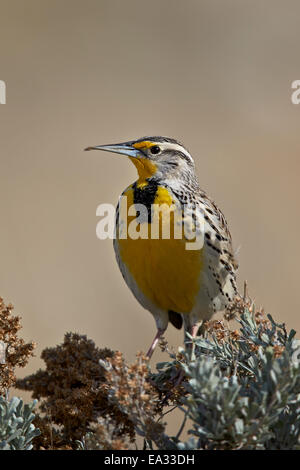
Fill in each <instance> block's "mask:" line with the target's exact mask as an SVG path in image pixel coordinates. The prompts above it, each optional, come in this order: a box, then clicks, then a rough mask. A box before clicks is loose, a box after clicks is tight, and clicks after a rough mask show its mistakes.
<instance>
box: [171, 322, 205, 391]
mask: <svg viewBox="0 0 300 470" xmlns="http://www.w3.org/2000/svg"><path fill="white" fill-rule="evenodd" d="M200 328H201V326H200ZM200 328H199V323H195V324H194V325H192V326H191V327H190V328H189V330H190V331H189V333H190V335H191V336H192V338H193V339H194V338H196V336H197V333H198V330H199V329H200ZM188 347H189V348H191V359H194V357H193V356H194V352H195V343H194V342H192V344H188ZM183 378H184V371H183V369H181V370H180V372H179V375H178V378H177V380H176V382H175V387H178V386H179V385H180V384H181V382H182V380H183Z"/></svg>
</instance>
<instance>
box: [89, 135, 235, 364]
mask: <svg viewBox="0 0 300 470" xmlns="http://www.w3.org/2000/svg"><path fill="white" fill-rule="evenodd" d="M93 149H95V150H104V151H108V152H114V153H119V154H123V155H126V156H128V157H129V159H130V160H131V161H132V163H133V164H134V165H135V167H136V169H137V172H138V180H137V181H136V182H135V183H133V184H131V185H130V186H128V187H127V188H126V189H125V190H124V191H123V193H122V196H126V198H127V204H128V208H129V207H130V206H131V207H133V208H134V211H133V212H130V216H131V217H129V215H128V214H129V212H128V213H127V215H125V217H128V220H129V219H130V218H131V219H132V217H134V215H136V214H137V211H138V208H139V205H141V204H143V206H145V207H146V209H147V216H146V217H144V219H143V220H142V221H141V225H144V226H146V228H147V230H150V228H151V224H152V223H153V207H154V206H155V205H157V206H158V207H160V206H163V205H164V206H171V205H172V206H173V207H175V212H177V213H178V212H179V213H180V212H181V213H182V214H183V213H184V216H183V218H182V220H184V221H185V223H186V222H187V224H188V225H189V224H190V226H191V227H193V228H195V226H196V219H197V216H199V215H200V216H201V217H202V219H201V220H203V223H202V224H201V226H200V228H199V226H198V225H197V230H198V232H199V233H201V235H202V240H203V243H202V245H201V248H199V249H187V246H186V238H185V237H184V236H183V237H181V238H176V237H175V236H174V233H173V232H172V234H170V237H169V238H163V237H162V236H161V235H159V237H156V238H155V237H154V238H153V237H151V236H148V237H146V238H145V237H144V238H142V237H140V238H137V237H133V238H132V237H130V236H127V237H123V236H120V232H119V228H120V226H121V225H122V224H124V222H126V227H127V222H128V220H127V221H124V220H123V219H122V218H123V217H124V216H123V215H122V216H121V212H120V201H119V204H118V206H117V211H116V232H115V234H116V236H115V239H114V249H115V254H116V258H117V262H118V265H119V268H120V270H121V273H122V275H123V277H124V279H125V282H126V283H127V285H128V287H129V288H130V289H131V291H132V292H133V294H134V296H135V297H136V299H137V300H138V301H139V302H140V304H141V305H142V306H143V307H144V308H145V309H147V310H149V311H150V312H151V313H152V315H153V317H154V319H155V321H156V326H157V333H156V335H155V338H154V340H153V342H152V344H151V346H150V349H149V351H148V353H147V355H148V357H151V355H152V353H153V351H154V348H155V346H156V345H157V343H158V341H159V339H160V337H161V336H162V335H163V333H164V331H165V330H166V328H167V326H168V322H169V321H170V322H171V323H172V324H173V325H174V326H175V327H176V328H178V329H180V328H181V327H182V325H183V324H184V328H185V331H188V332H189V333H190V334H191V335H192V336H193V337H195V336H196V334H197V331H198V328H199V326H200V324H201V323H202V322H203V321H205V320H208V319H210V318H211V316H212V315H213V314H214V313H215V312H217V311H220V310H223V309H224V308H225V307H226V305H227V304H228V302H230V301H231V300H233V298H234V296H235V294H236V293H237V287H236V276H235V271H236V269H237V267H238V266H237V262H236V260H235V257H234V253H233V249H232V241H231V235H230V232H229V230H228V226H227V223H226V220H225V217H224V215H223V214H222V212H221V211H220V209H218V207H217V206H216V204H215V203H214V202H213V201H212V200H211V199H210V198H209V197H208V196H207V194H206V193H205V192H204V191H203V190H202V189H200V187H199V183H198V179H197V177H196V174H195V165H194V160H193V158H192V156H191V155H190V153H189V152H188V151H187V149H186V148H185V147H184V146H183V145H182V144H181V143H180V142H178V141H177V140H175V139H170V138H167V137H143V138H141V139H138V140H134V141H130V142H124V143H121V144H114V145H100V146H96V147H88V148H87V149H86V150H93ZM183 209H185V211H184V212H183ZM186 209H187V210H186ZM173 218H174V215H173ZM159 220H160V219H159ZM162 223H163V222H162ZM194 233H196V232H194Z"/></svg>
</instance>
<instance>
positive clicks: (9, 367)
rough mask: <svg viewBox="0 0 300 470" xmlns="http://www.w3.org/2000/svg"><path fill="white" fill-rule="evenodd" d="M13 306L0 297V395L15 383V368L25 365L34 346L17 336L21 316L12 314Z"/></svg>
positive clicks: (31, 354)
mask: <svg viewBox="0 0 300 470" xmlns="http://www.w3.org/2000/svg"><path fill="white" fill-rule="evenodd" d="M13 308H14V307H13V305H11V304H8V305H5V303H4V301H3V299H2V298H1V297H0V341H1V344H0V346H1V360H0V395H5V394H6V393H7V391H8V389H9V388H10V387H12V386H14V385H15V383H16V375H15V369H16V368H17V367H24V366H26V364H27V362H28V360H29V358H30V357H31V356H33V350H34V348H35V344H34V343H33V342H30V343H26V342H25V341H24V340H23V339H22V338H20V337H19V330H20V329H21V328H22V326H21V323H20V320H21V318H20V317H19V316H14V315H12V310H13Z"/></svg>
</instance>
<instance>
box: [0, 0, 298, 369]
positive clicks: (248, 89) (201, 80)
mask: <svg viewBox="0 0 300 470" xmlns="http://www.w3.org/2000/svg"><path fill="white" fill-rule="evenodd" d="M299 15H300V4H299V2H298V1H296V0H295V1H290V0H287V1H275V0H265V1H261V0H251V1H250V0H244V1H243V2H241V1H238V0H236V1H232V0H226V1H224V0H218V1H215V0H188V1H186V2H183V1H179V0H151V2H150V1H147V2H146V1H144V0H126V1H124V0H123V1H122V0H63V1H62V0H59V1H58V0H51V1H50V0H26V2H25V1H22V0H2V1H1V5H0V52H1V53H0V58H1V59H0V60H1V62H0V79H1V80H4V81H5V82H6V85H7V104H6V105H0V142H1V153H0V172H1V173H0V214H1V230H0V263H1V270H0V295H1V296H3V297H4V299H5V301H6V302H9V301H11V302H12V303H14V305H15V307H16V312H17V313H20V314H21V315H22V317H23V320H22V323H23V336H24V337H25V339H27V340H30V339H32V340H34V341H36V342H37V344H38V347H37V357H36V358H34V359H33V360H31V361H30V364H29V365H28V367H27V368H26V369H25V370H21V371H20V374H19V375H20V376H22V375H24V374H28V373H30V372H32V371H34V370H36V369H37V367H39V366H40V365H41V364H42V363H41V361H40V359H39V355H40V352H41V350H42V349H43V348H44V347H45V346H54V345H55V344H57V343H59V342H61V341H62V340H63V336H64V333H65V332H66V331H76V332H79V333H82V334H87V335H88V336H89V337H91V338H92V339H93V340H94V341H95V342H96V343H97V345H98V346H108V347H110V348H112V349H120V350H121V351H123V352H124V354H125V356H126V358H127V359H128V360H132V359H133V358H134V356H135V353H136V351H138V350H141V349H143V350H145V349H146V348H147V347H148V346H149V344H150V342H151V340H152V337H153V335H154V332H155V325H154V321H153V319H152V317H151V315H150V314H149V313H147V312H146V311H144V310H143V309H142V308H141V307H140V305H139V304H138V303H137V302H136V301H135V299H134V298H133V296H132V294H131V293H130V291H129V290H128V289H127V287H126V285H125V283H124V282H123V279H122V277H121V274H120V273H119V271H118V267H117V264H116V262H115V259H114V253H113V247H112V242H111V241H110V240H106V241H100V240H98V239H97V238H96V224H97V220H98V219H97V218H96V207H97V206H98V204H100V203H102V202H106V203H107V202H109V203H114V204H115V203H116V201H117V198H118V195H119V194H120V192H121V191H122V190H123V189H124V188H125V187H126V186H127V185H128V184H129V183H131V182H132V181H134V180H135V179H136V173H135V169H134V167H133V165H131V163H130V162H129V161H127V160H126V159H125V158H121V157H118V156H115V155H109V154H104V153H97V152H95V153H84V152H83V148H84V147H86V146H88V145H93V144H106V143H113V142H120V141H123V140H130V139H134V138H138V137H141V136H143V135H157V134H158V135H166V136H169V137H175V138H178V139H180V140H182V141H183V142H184V143H185V144H186V146H187V147H188V148H189V150H190V151H191V152H192V154H193V155H194V157H195V160H196V164H197V171H198V175H199V179H200V182H201V185H202V187H203V188H204V189H206V190H207V191H208V193H209V194H210V195H211V196H212V197H213V198H214V199H215V200H216V202H217V203H218V205H219V206H220V207H221V208H222V210H223V211H224V213H225V215H226V217H227V219H228V222H229V225H230V228H231V231H232V235H233V240H234V245H235V247H236V248H239V261H240V270H239V286H240V287H241V286H242V284H243V280H244V279H247V280H248V282H249V287H250V293H251V295H252V296H253V297H254V298H255V299H256V302H257V304H258V305H261V304H263V305H264V306H265V308H266V310H267V311H269V312H270V313H272V315H273V316H274V317H275V319H277V320H278V321H286V322H287V324H288V326H289V327H294V328H299V326H300V320H299V313H298V312H299V295H298V292H299V286H298V282H299V273H298V269H299V253H298V248H297V247H298V242H299V235H300V219H299V170H300V163H299V151H300V139H299V130H300V105H299V106H296V105H293V104H292V103H291V94H292V90H291V83H292V81H294V80H296V79H300V60H299V50H298V49H299V47H298V46H299V36H300V32H299ZM167 339H168V340H169V342H170V343H171V344H172V345H174V346H175V347H177V346H178V345H179V344H180V342H181V341H182V333H181V332H177V331H175V330H174V329H173V328H172V327H170V328H169V331H168V332H167ZM160 359H161V354H160V353H159V352H158V351H157V352H156V353H155V355H154V359H153V363H155V362H156V360H160Z"/></svg>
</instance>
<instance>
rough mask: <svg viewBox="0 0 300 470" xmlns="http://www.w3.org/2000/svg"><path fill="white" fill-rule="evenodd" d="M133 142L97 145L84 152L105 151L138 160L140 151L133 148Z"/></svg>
mask: <svg viewBox="0 0 300 470" xmlns="http://www.w3.org/2000/svg"><path fill="white" fill-rule="evenodd" d="M132 144H133V143H132V142H124V143H122V144H112V145H97V146H95V147H87V148H86V149H84V150H104V151H105V152H113V153H120V154H122V155H126V156H127V157H132V158H138V157H139V155H140V151H139V150H138V149H136V148H134V147H133V145H132Z"/></svg>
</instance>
